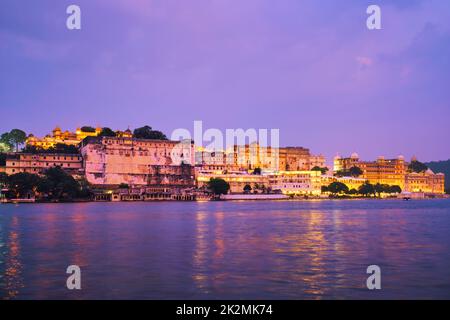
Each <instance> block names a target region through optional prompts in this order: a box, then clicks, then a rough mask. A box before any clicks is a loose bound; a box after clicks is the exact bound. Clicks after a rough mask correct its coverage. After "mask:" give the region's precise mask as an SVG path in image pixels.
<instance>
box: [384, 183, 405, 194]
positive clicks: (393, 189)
mask: <svg viewBox="0 0 450 320" xmlns="http://www.w3.org/2000/svg"><path fill="white" fill-rule="evenodd" d="M386 192H387V193H402V188H400V186H397V185H394V186H389V187H388V188H387V190H386Z"/></svg>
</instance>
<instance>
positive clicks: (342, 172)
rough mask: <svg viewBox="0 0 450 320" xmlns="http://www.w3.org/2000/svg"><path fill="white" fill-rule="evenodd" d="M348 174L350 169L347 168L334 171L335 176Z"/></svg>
mask: <svg viewBox="0 0 450 320" xmlns="http://www.w3.org/2000/svg"><path fill="white" fill-rule="evenodd" d="M347 175H348V171H345V170H338V171H336V172H335V173H334V176H336V177H345V176H347Z"/></svg>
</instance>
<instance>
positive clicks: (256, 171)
mask: <svg viewBox="0 0 450 320" xmlns="http://www.w3.org/2000/svg"><path fill="white" fill-rule="evenodd" d="M253 174H257V175H261V168H255V169H254V170H253Z"/></svg>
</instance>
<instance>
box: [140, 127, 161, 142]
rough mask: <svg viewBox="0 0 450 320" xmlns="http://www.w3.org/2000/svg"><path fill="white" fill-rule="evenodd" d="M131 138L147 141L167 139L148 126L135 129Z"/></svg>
mask: <svg viewBox="0 0 450 320" xmlns="http://www.w3.org/2000/svg"><path fill="white" fill-rule="evenodd" d="M133 136H134V137H135V138H136V139H149V140H167V137H166V135H165V134H164V133H162V132H161V131H157V130H153V129H152V127H150V126H143V127H141V128H137V129H135V130H134V132H133Z"/></svg>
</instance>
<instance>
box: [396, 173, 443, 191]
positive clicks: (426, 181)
mask: <svg viewBox="0 0 450 320" xmlns="http://www.w3.org/2000/svg"><path fill="white" fill-rule="evenodd" d="M405 190H406V191H409V192H420V193H433V194H444V193H445V175H444V174H443V173H438V174H435V173H434V172H433V171H431V170H430V169H428V170H427V171H426V172H421V173H416V172H412V173H408V174H406V177H405Z"/></svg>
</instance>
